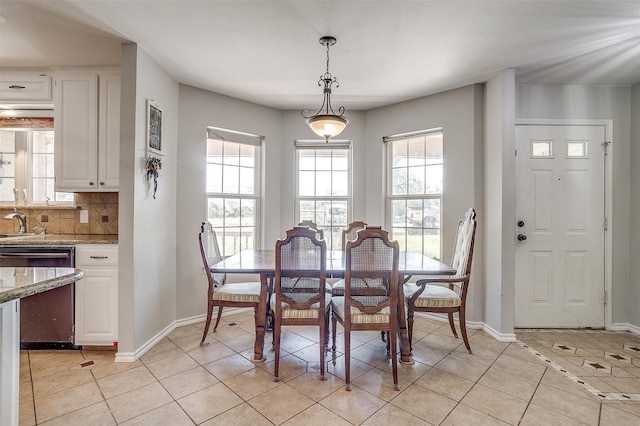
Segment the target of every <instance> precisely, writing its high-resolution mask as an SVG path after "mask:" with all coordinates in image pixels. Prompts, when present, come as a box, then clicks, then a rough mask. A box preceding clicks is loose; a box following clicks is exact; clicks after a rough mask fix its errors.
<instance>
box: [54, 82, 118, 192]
mask: <svg viewBox="0 0 640 426" xmlns="http://www.w3.org/2000/svg"><path fill="white" fill-rule="evenodd" d="M54 77H55V78H54V81H55V86H54V111H55V117H54V126H55V175H56V190H57V191H61V192H100V191H105V192H106V191H109V192H114V191H117V190H118V173H119V150H120V73H119V71H118V70H113V71H104V70H100V71H93V70H72V71H70V70H64V71H57V72H56V73H55V76H54Z"/></svg>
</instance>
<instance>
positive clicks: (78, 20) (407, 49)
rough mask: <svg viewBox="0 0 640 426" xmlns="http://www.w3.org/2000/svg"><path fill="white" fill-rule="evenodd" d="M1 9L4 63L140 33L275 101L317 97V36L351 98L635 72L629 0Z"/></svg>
mask: <svg viewBox="0 0 640 426" xmlns="http://www.w3.org/2000/svg"><path fill="white" fill-rule="evenodd" d="M0 14H1V15H2V16H1V17H0V22H1V23H0V67H4V68H41V67H45V68H50V67H68V66H74V67H93V66H112V65H116V66H117V65H119V63H120V43H122V42H135V43H137V44H138V45H139V46H140V47H141V48H142V49H143V50H144V51H145V52H146V53H147V54H148V55H149V56H150V57H152V58H153V59H154V60H155V61H156V62H157V63H158V64H159V65H160V66H161V67H162V68H163V69H164V70H165V71H166V72H167V73H169V74H170V75H171V76H172V77H173V78H174V79H175V80H177V81H179V82H181V83H185V84H189V85H192V86H196V87H200V88H203V89H207V90H211V91H213V92H217V93H221V94H224V95H228V96H232V97H235V98H239V99H244V100H247V101H251V102H255V103H258V104H261V105H266V106H270V107H275V108H279V109H301V108H309V109H313V108H318V107H319V106H320V103H321V98H322V91H321V88H320V87H318V86H317V84H316V83H317V81H318V79H319V77H320V75H321V74H323V73H324V71H325V67H326V52H325V48H324V47H323V46H322V45H320V44H319V42H318V39H319V38H320V37H321V36H324V35H332V36H334V37H336V38H337V39H338V42H337V44H336V45H335V46H333V47H331V49H330V71H331V73H332V74H333V75H334V76H336V77H337V78H338V81H339V83H340V85H339V87H335V86H334V90H333V94H332V103H333V105H334V107H338V106H345V107H346V108H347V110H350V109H351V110H366V109H371V108H375V107H379V106H383V105H389V104H393V103H396V102H401V101H405V100H409V99H413V98H417V97H421V96H425V95H429V94H433V93H438V92H442V91H445V90H449V89H453V88H457V87H461V86H465V85H468V84H471V83H477V82H483V81H486V79H487V78H490V77H491V76H492V75H494V74H495V73H496V72H499V71H501V70H503V69H508V68H513V69H515V70H516V81H517V82H518V83H531V84H586V85H599V84H603V85H631V84H634V83H638V82H640V2H639V1H637V0H636V1H585V0H578V1H573V0H564V1H560V0H556V1H549V0H536V1H533V0H511V1H504V0H484V1H482V0H476V1H471V0H469V1H457V0H439V1H436V0H422V1H371V0H370V1H364V0H351V1H345V0H334V1H284V0H282V1H280V0H261V1H231V0H226V1H221V0H163V1H150V0H47V1H33V0H2V1H1V2H0ZM2 17H4V19H3V18H2ZM2 21H4V22H2ZM347 115H348V114H347Z"/></svg>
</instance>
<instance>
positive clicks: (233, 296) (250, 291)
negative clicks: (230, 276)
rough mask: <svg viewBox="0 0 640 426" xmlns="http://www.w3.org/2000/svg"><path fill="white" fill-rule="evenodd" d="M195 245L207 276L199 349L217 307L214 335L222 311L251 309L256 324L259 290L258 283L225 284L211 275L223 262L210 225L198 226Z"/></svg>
mask: <svg viewBox="0 0 640 426" xmlns="http://www.w3.org/2000/svg"><path fill="white" fill-rule="evenodd" d="M198 243H199V245H200V254H201V255H202V262H203V264H204V270H205V273H206V274H207V280H208V282H209V289H208V291H207V320H206V323H205V326H204V332H203V333H202V340H201V341H200V346H202V345H204V342H205V339H206V338H207V333H208V332H209V325H210V324H211V317H212V316H213V308H214V307H215V306H218V316H217V318H216V323H215V325H214V326H213V332H214V333H215V331H216V329H217V328H218V323H220V318H221V317H222V308H223V307H225V306H229V307H241V308H247V307H252V308H253V309H254V317H255V321H256V324H257V319H258V318H257V315H258V306H259V304H260V288H261V284H260V282H259V281H257V282H242V283H227V282H226V275H225V274H218V273H212V272H211V266H212V265H215V264H216V263H218V262H220V261H221V260H222V256H221V255H220V249H219V247H218V240H217V238H216V233H215V231H214V230H213V228H212V227H211V224H210V223H209V222H202V224H201V226H200V234H198Z"/></svg>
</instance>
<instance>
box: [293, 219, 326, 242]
mask: <svg viewBox="0 0 640 426" xmlns="http://www.w3.org/2000/svg"><path fill="white" fill-rule="evenodd" d="M298 226H306V227H307V228H311V229H313V230H314V231H316V232H317V233H318V239H319V240H324V230H323V229H319V228H318V225H317V224H316V223H315V222H314V221H312V220H303V221H302V222H300V223H299V224H298Z"/></svg>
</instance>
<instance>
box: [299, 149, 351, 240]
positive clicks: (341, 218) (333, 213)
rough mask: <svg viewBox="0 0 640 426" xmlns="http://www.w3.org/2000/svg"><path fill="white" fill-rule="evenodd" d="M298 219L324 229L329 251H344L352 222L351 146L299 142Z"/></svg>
mask: <svg viewBox="0 0 640 426" xmlns="http://www.w3.org/2000/svg"><path fill="white" fill-rule="evenodd" d="M295 148H296V174H297V176H296V200H295V203H296V204H295V208H296V212H295V213H296V218H297V220H298V222H297V223H300V222H302V221H303V220H310V221H312V222H314V223H315V224H316V225H318V228H320V229H323V232H324V238H325V240H326V242H327V250H340V249H341V245H342V230H343V229H346V227H347V224H348V223H349V221H350V220H351V215H352V213H351V199H352V194H351V143H350V142H349V141H334V140H332V141H331V142H330V143H328V144H327V143H326V142H324V141H322V142H318V141H300V140H298V141H295Z"/></svg>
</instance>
